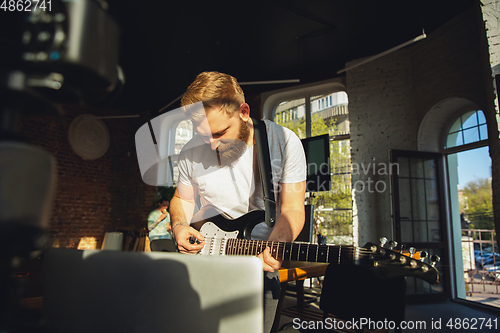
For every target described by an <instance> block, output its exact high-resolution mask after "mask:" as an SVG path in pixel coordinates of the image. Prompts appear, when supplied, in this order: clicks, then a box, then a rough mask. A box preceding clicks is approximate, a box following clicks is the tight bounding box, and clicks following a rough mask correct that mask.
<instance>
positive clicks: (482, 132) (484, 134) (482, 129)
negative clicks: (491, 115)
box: [479, 125, 488, 140]
mask: <svg viewBox="0 0 500 333" xmlns="http://www.w3.org/2000/svg"><path fill="white" fill-rule="evenodd" d="M486 139H488V127H487V126H486V125H481V126H479V140H486Z"/></svg>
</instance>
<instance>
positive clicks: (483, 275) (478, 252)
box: [462, 229, 500, 296]
mask: <svg viewBox="0 0 500 333" xmlns="http://www.w3.org/2000/svg"><path fill="white" fill-rule="evenodd" d="M495 237H496V236H495V230H485V229H462V257H463V262H464V273H465V288H466V294H467V296H473V294H476V295H477V294H478V293H479V294H500V254H499V252H498V246H497V243H496V238H495Z"/></svg>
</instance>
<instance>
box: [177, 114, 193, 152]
mask: <svg viewBox="0 0 500 333" xmlns="http://www.w3.org/2000/svg"><path fill="white" fill-rule="evenodd" d="M192 138H193V123H192V122H191V120H183V121H181V122H180V123H179V125H177V128H176V129H175V149H174V153H175V154H180V152H181V150H182V147H184V145H185V144H186V143H187V142H188V141H189V140H191V139H192Z"/></svg>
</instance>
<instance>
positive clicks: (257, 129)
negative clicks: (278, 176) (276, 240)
mask: <svg viewBox="0 0 500 333" xmlns="http://www.w3.org/2000/svg"><path fill="white" fill-rule="evenodd" d="M252 121H253V128H254V133H255V135H254V136H255V144H256V145H255V146H256V148H257V161H258V164H259V173H260V182H261V184H262V190H263V192H264V208H265V220H266V224H267V226H268V227H270V228H272V227H274V223H275V222H276V201H275V198H274V185H273V182H272V179H273V174H272V171H271V162H270V158H269V155H270V152H269V144H268V142H267V130H266V124H265V123H264V121H262V120H260V119H254V118H252Z"/></svg>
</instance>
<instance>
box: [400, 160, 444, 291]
mask: <svg viewBox="0 0 500 333" xmlns="http://www.w3.org/2000/svg"><path fill="white" fill-rule="evenodd" d="M390 159H391V168H392V175H391V185H392V206H393V214H392V216H393V227H394V235H395V238H396V241H397V242H398V243H399V244H403V245H404V250H405V251H408V250H409V248H410V247H414V248H416V250H417V251H426V252H427V253H428V258H426V259H425V260H426V261H429V260H430V259H429V258H430V257H431V256H432V255H437V256H439V257H440V258H441V261H440V262H438V263H437V264H436V267H437V269H438V270H439V272H440V273H441V283H440V284H439V285H438V286H432V285H430V284H429V283H427V282H425V281H423V280H419V279H415V278H408V288H407V297H408V299H410V300H412V299H413V300H417V299H424V298H425V299H426V300H430V299H434V300H439V299H446V298H449V297H450V295H451V294H450V290H451V289H450V263H449V258H450V256H449V253H448V248H449V246H448V242H449V241H450V240H449V237H448V234H449V233H448V228H447V223H446V221H447V219H446V209H445V204H446V201H445V186H444V162H443V155H442V154H440V153H428V152H417V151H402V150H390Z"/></svg>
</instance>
